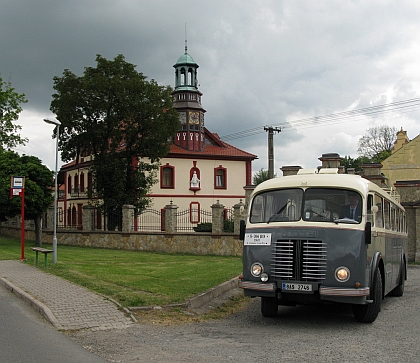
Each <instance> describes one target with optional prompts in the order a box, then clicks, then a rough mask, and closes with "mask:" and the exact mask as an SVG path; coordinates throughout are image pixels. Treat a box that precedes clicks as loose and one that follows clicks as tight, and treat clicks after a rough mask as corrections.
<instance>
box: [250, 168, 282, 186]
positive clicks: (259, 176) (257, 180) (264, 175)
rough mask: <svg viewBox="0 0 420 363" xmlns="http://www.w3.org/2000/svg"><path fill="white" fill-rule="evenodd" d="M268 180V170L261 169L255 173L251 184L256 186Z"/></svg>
mask: <svg viewBox="0 0 420 363" xmlns="http://www.w3.org/2000/svg"><path fill="white" fill-rule="evenodd" d="M276 175H277V174H274V177H276ZM268 179H270V178H269V176H268V170H264V169H263V168H261V169H260V171H257V172H256V173H255V174H254V176H253V177H252V184H254V185H258V184H261V183H262V182H263V181H266V180H268Z"/></svg>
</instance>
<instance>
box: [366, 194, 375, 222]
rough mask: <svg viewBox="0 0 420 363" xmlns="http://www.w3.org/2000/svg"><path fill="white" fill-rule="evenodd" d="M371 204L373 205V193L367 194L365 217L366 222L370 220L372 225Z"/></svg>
mask: <svg viewBox="0 0 420 363" xmlns="http://www.w3.org/2000/svg"><path fill="white" fill-rule="evenodd" d="M372 205H373V195H371V194H369V195H368V200H367V216H366V217H367V218H366V222H370V223H372V225H374V221H373V213H372Z"/></svg>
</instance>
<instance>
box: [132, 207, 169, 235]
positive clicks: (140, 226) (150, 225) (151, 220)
mask: <svg viewBox="0 0 420 363" xmlns="http://www.w3.org/2000/svg"><path fill="white" fill-rule="evenodd" d="M133 219H134V223H133V226H132V230H133V231H134V232H137V231H164V230H165V209H164V208H163V209H160V210H157V209H150V208H148V209H145V210H144V211H143V212H142V213H141V214H139V215H136V214H135V213H134V212H133Z"/></svg>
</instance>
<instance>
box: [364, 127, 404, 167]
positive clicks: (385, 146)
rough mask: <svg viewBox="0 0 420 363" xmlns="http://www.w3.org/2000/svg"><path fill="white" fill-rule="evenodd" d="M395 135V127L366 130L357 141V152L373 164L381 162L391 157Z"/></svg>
mask: <svg viewBox="0 0 420 363" xmlns="http://www.w3.org/2000/svg"><path fill="white" fill-rule="evenodd" d="M396 133H397V129H396V128H395V127H389V126H378V127H371V128H369V129H368V130H367V134H366V135H365V136H363V137H361V138H360V139H359V148H358V149H357V151H358V152H359V154H360V155H361V156H365V157H368V158H369V159H371V161H373V162H381V161H382V160H385V159H386V158H387V157H388V156H390V155H391V153H392V148H393V147H394V141H395V139H396Z"/></svg>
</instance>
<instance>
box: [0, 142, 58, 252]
mask: <svg viewBox="0 0 420 363" xmlns="http://www.w3.org/2000/svg"><path fill="white" fill-rule="evenodd" d="M11 176H24V177H25V219H33V220H34V222H35V236H36V245H37V246H40V245H41V244H42V241H41V232H42V229H41V221H42V216H43V215H44V213H45V212H46V211H47V209H48V207H49V206H50V205H51V204H52V203H53V200H54V196H53V193H52V191H53V186H54V179H53V172H52V171H51V170H49V169H48V168H47V167H46V166H44V165H42V162H41V160H40V159H38V158H37V157H35V156H27V155H23V156H19V155H18V154H17V153H15V152H13V151H3V150H0V220H3V221H4V220H5V219H6V217H14V216H16V215H19V214H20V213H21V200H20V197H12V198H10V178H11Z"/></svg>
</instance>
